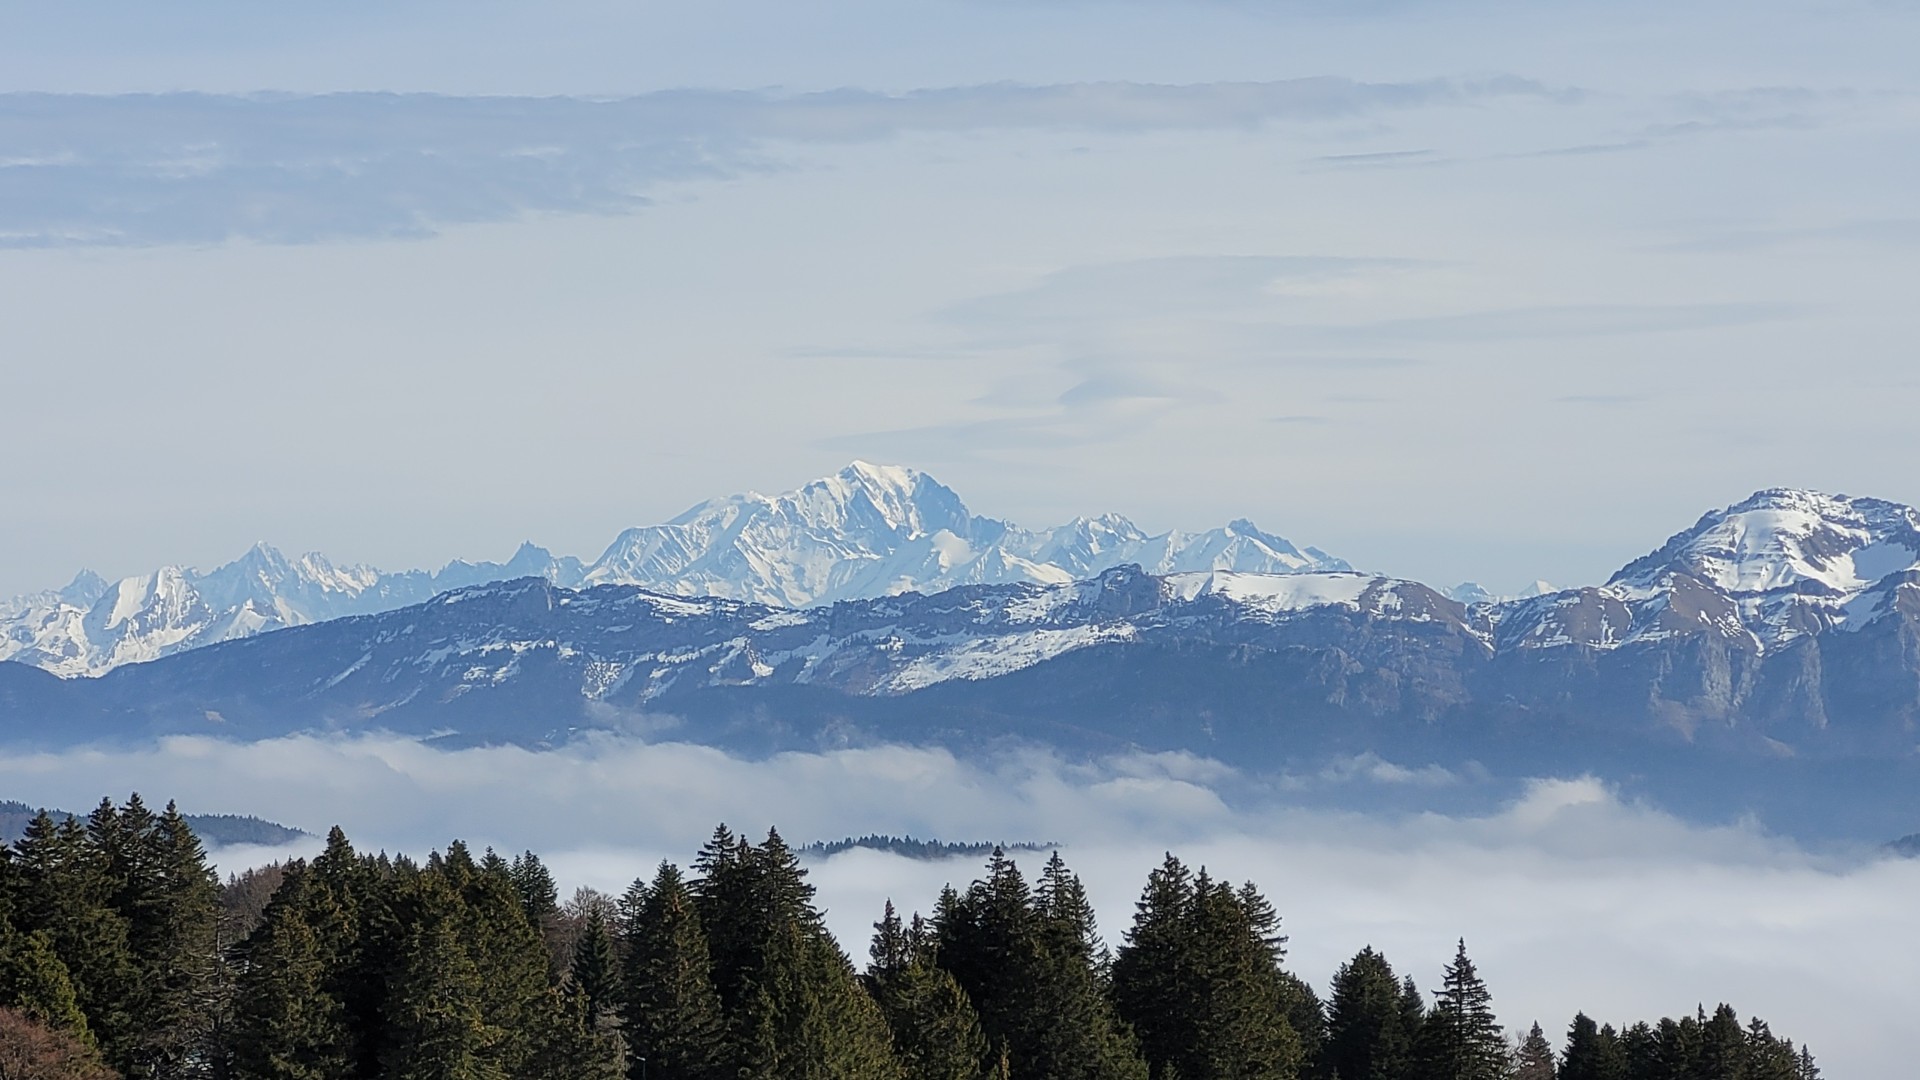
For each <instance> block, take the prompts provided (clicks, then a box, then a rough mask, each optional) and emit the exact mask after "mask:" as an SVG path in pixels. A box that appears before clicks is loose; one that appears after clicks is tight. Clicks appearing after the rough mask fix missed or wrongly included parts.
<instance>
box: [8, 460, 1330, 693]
mask: <svg viewBox="0 0 1920 1080" xmlns="http://www.w3.org/2000/svg"><path fill="white" fill-rule="evenodd" d="M1126 564H1136V565H1141V566H1144V567H1146V568H1147V569H1148V570H1149V571H1151V572H1153V573H1180V572H1187V571H1201V570H1237V571H1246V572H1257V573H1272V574H1286V573H1298V572H1306V571H1328V570H1332V571H1343V570H1349V569H1351V568H1350V567H1349V566H1348V565H1347V564H1346V563H1345V562H1343V561H1342V560H1340V559H1336V558H1334V557H1333V556H1331V555H1328V554H1327V553H1325V552H1323V551H1320V550H1318V549H1316V548H1310V547H1309V548H1299V547H1296V546H1295V545H1293V544H1292V543H1291V542H1289V541H1287V540H1285V539H1282V538H1281V537H1278V536H1274V535H1272V534H1270V533H1264V532H1261V531H1260V530H1258V529H1256V528H1255V527H1254V526H1253V525H1252V524H1251V523H1249V522H1247V521H1244V520H1238V521H1234V522H1233V523H1232V524H1229V525H1227V526H1225V527H1223V528H1217V529H1209V530H1207V531H1205V532H1198V533H1185V532H1168V533H1162V534H1160V535H1158V536H1149V535H1147V534H1146V533H1145V532H1143V531H1142V530H1140V529H1139V528H1138V527H1136V526H1135V525H1134V524H1133V523H1132V522H1130V521H1128V520H1127V519H1126V518H1123V517H1119V516H1117V515H1112V514H1109V515H1104V516H1101V517H1098V518H1093V519H1085V518H1082V519H1077V520H1074V521H1071V522H1068V523H1067V524H1065V525H1061V526H1058V527H1055V528H1052V529H1044V530H1040V531H1037V532H1033V531H1028V530H1024V529H1020V528H1017V527H1015V526H1013V525H1009V524H1008V523H1006V522H1004V521H998V520H995V519H993V518H987V517H980V516H977V515H975V514H973V513H972V512H971V511H970V510H968V509H967V507H966V504H965V503H963V502H962V501H961V500H960V497H959V496H958V495H957V494H955V493H954V492H953V490H952V489H950V488H948V487H946V486H944V485H942V484H941V483H939V482H938V481H936V480H935V479H934V478H933V477H931V476H928V475H927V474H925V473H923V472H919V471H917V470H914V469H906V468H900V467H896V466H878V465H869V464H867V463H865V462H858V461H856V462H854V463H853V464H852V465H849V466H848V467H847V468H845V469H843V470H841V471H840V472H839V473H836V474H835V475H833V476H829V477H826V478H823V479H820V480H815V481H813V482H812V483H809V484H806V485H804V486H803V487H801V488H799V489H797V490H795V491H789V492H786V493H783V494H780V495H772V496H768V495H760V494H755V493H749V494H744V495H735V496H732V497H730V498H724V499H714V500H711V501H709V502H705V503H701V504H700V505H698V506H695V507H693V508H692V509H690V510H688V511H687V512H686V513H684V514H681V515H680V516H679V517H677V518H674V519H673V520H672V521H670V522H668V523H666V524H664V525H653V526H647V527H644V528H635V529H629V530H627V531H626V532H623V533H621V534H620V536H619V537H618V538H616V539H615V540H614V542H613V543H612V545H611V546H609V547H608V548H607V550H606V552H605V553H604V554H603V555H602V556H601V557H600V558H599V559H598V560H597V561H595V562H594V563H593V564H591V565H590V566H583V565H582V564H581V563H580V562H579V560H577V559H573V558H571V557H565V558H556V557H555V556H553V555H551V554H550V553H548V552H547V551H546V550H544V549H541V548H537V547H534V546H533V545H531V544H528V545H525V546H523V547H522V548H521V549H520V551H519V552H517V553H516V554H515V555H514V556H513V558H512V559H510V560H508V561H507V562H505V563H466V562H454V563H449V564H448V565H447V566H445V567H443V568H442V569H441V570H439V571H437V572H433V573H428V572H425V571H419V570H409V571H402V572H398V573H386V572H383V571H380V570H376V569H373V568H372V567H367V566H345V567H342V566H335V565H334V564H332V563H330V562H329V561H328V560H327V559H326V558H325V557H323V556H321V555H317V554H309V555H304V556H301V557H300V558H298V559H289V558H287V557H286V556H284V555H282V554H281V553H280V552H278V551H275V550H274V549H273V548H271V547H268V546H267V545H265V544H260V545H256V546H255V547H254V548H253V549H252V550H250V551H249V552H247V554H245V555H243V556H242V557H241V558H239V559H238V560H235V561H234V562H232V563H228V564H227V565H225V566H221V567H218V568H216V569H214V570H212V571H209V572H206V573H200V572H198V571H195V570H192V569H189V568H185V567H163V568H162V569H160V570H157V571H155V572H153V573H151V574H146V575H142V576H138V577H132V578H127V579H124V580H122V581H118V582H107V581H104V580H103V579H101V578H100V577H98V576H97V575H94V574H92V573H91V572H82V574H81V575H80V576H79V577H77V578H75V579H74V581H73V582H72V583H71V584H69V585H68V586H66V587H65V588H63V589H59V590H48V591H45V592H41V593H35V594H32V595H29V596H22V597H16V598H14V599H13V600H9V601H4V602H0V660H16V661H19V662H22V663H27V664H32V665H34V666H35V667H40V668H43V669H45V670H47V671H51V672H53V673H55V674H58V675H62V676H78V675H99V674H102V673H104V672H106V671H110V670H112V669H113V668H115V667H118V666H120V665H121V664H126V663H133V662H138V661H144V660H152V659H155V658H157V657H161V656H168V655H171V654H173V653H176V652H180V651H182V650H185V649H192V648H197V647H200V646H203V645H208V644H212V643H214V642H220V641H229V640H233V639H235V638H241V637H247V636H251V635H253V634H257V633H262V632H265V631H268V630H277V629H281V628H283V627H288V626H300V625H304V624H307V623H313V622H322V621H325V620H328V619H336V618H340V617H342V616H346V615H364V614H372V613H375V612H380V611H389V610H392V609H394V608H398V607H404V606H406V605H408V604H415V603H419V602H420V601H423V600H425V599H427V598H428V597H430V596H433V595H434V594H436V593H440V592H445V591H447V590H449V589H455V588H460V587H463V586H467V585H474V584H481V583H485V582H490V581H504V580H511V579H514V578H521V577H538V578H544V579H546V580H547V581H549V582H552V583H554V584H557V585H576V584H582V583H585V584H589V585H639V586H644V587H646V588H648V589H652V590H655V591H659V592H665V593H672V594H676V595H680V596H714V597H726V598H731V599H738V600H751V601H755V602H758V603H765V604H774V605H780V606H785V607H806V606H809V605H815V604H829V603H834V602H836V601H840V600H849V599H862V598H869V597H878V596H888V595H894V594H898V593H903V592H938V591H940V590H942V589H948V588H952V587H954V586H957V585H969V584H1005V583H1012V582H1032V583H1042V584H1061V583H1065V582H1071V581H1074V580H1078V579H1082V578H1087V577H1092V576H1094V575H1096V574H1098V573H1100V572H1101V571H1104V570H1107V569H1110V568H1112V567H1115V566H1120V565H1126Z"/></svg>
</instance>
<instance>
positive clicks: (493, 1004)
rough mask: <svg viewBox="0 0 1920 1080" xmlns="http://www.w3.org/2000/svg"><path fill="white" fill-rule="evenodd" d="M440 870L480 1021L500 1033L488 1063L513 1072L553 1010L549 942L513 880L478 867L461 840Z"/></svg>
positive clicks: (522, 1066) (529, 1053)
mask: <svg viewBox="0 0 1920 1080" xmlns="http://www.w3.org/2000/svg"><path fill="white" fill-rule="evenodd" d="M441 875H442V876H443V878H445V879H446V880H447V883H448V885H449V886H450V887H452V888H454V889H455V890H456V895H457V897H458V900H459V904H458V906H457V908H456V912H457V922H456V924H455V930H454V932H455V934H456V936H457V938H458V940H459V941H460V942H461V944H462V945H463V946H464V947H465V948H466V951H467V956H468V959H469V962H470V963H471V964H472V966H473V968H474V971H475V972H476V975H477V984H478V995H477V1001H478V1004H479V1006H480V1010H481V1019H482V1022H483V1023H484V1024H485V1025H486V1026H487V1027H488V1029H490V1030H492V1031H495V1032H498V1033H499V1036H498V1038H497V1039H496V1040H495V1041H494V1042H493V1044H492V1045H491V1046H490V1048H489V1054H490V1057H489V1064H490V1066H492V1067H496V1068H498V1069H500V1070H501V1071H503V1072H505V1073H506V1074H507V1075H509V1076H518V1075H520V1074H521V1073H522V1072H524V1071H525V1066H526V1062H527V1061H528V1060H529V1059H530V1057H531V1056H532V1054H533V1052H534V1045H533V1040H534V1038H535V1035H536V1033H537V1032H539V1031H540V1030H541V1028H542V1027H543V1026H545V1025H546V1024H547V1023H548V1022H549V1020H550V1015H549V1014H550V1013H551V1012H552V1010H553V1009H554V1008H555V1007H556V1006H555V998H554V996H553V994H552V993H551V992H550V991H551V990H552V984H551V980H550V978H549V972H550V957H549V954H548V951H547V946H546V943H545V941H544V940H543V939H542V937H541V935H540V932H539V931H538V930H537V929H536V928H535V927H534V926H533V924H532V923H531V922H530V921H529V920H528V919H527V915H526V910H525V908H524V907H523V905H522V904H521V901H520V896H519V894H518V891H517V890H516V889H515V888H514V885H513V881H512V879H511V878H510V877H509V876H508V875H507V874H506V873H504V872H499V871H492V872H490V871H486V870H483V869H481V868H480V866H479V865H478V864H477V863H476V862H474V860H473V858H472V855H471V854H470V853H469V851H468V849H467V848H466V846H465V845H464V844H461V843H459V842H458V841H455V842H454V843H451V844H449V845H448V846H447V856H446V859H445V861H444V865H443V869H442V870H441Z"/></svg>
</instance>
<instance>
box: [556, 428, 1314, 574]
mask: <svg viewBox="0 0 1920 1080" xmlns="http://www.w3.org/2000/svg"><path fill="white" fill-rule="evenodd" d="M1122 565H1138V566H1141V567H1144V568H1145V569H1146V570H1147V571H1148V572H1150V573H1160V574H1167V573H1182V572H1187V571H1198V570H1238V571H1244V572H1252V573H1266V574H1290V573H1301V572H1308V571H1327V570H1336V571H1337V570H1351V569H1352V567H1350V566H1348V565H1347V563H1346V562H1344V561H1343V560H1340V559H1336V558H1334V557H1333V556H1331V555H1328V554H1327V553H1326V552H1324V551H1320V550H1318V549H1316V548H1304V549H1302V548H1299V547H1296V546H1294V544H1292V543H1291V542H1289V541H1287V540H1285V539H1282V538H1281V537H1278V536H1273V535H1271V534H1269V533H1263V532H1261V531H1260V530H1258V529H1256V528H1255V527H1254V526H1253V525H1252V523H1250V522H1247V521H1244V520H1237V521H1234V522H1233V523H1231V524H1229V525H1227V526H1225V527H1224V528H1217V529H1209V530H1207V531H1205V532H1199V533H1184V532H1169V533H1162V534H1160V535H1158V536H1149V535H1147V534H1146V533H1145V532H1143V531H1141V530H1140V529H1139V528H1138V527H1137V526H1135V525H1134V524H1133V523H1132V522H1131V521H1128V520H1127V519H1126V518H1124V517H1120V516H1118V515H1115V514H1107V515H1103V516H1101V517H1098V518H1091V519H1089V518H1078V519H1075V520H1073V521H1070V522H1068V523H1066V524H1065V525H1060V526H1056V527H1054V528H1051V529H1043V530H1040V531H1037V532H1036V531H1029V530H1026V529H1021V528H1019V527H1017V526H1014V525H1010V524H1008V523H1007V522H1004V521H998V520H995V519H993V518H987V517H979V516H976V515H975V514H973V513H972V512H971V511H969V510H968V509H967V507H966V504H965V503H963V502H961V500H960V497H959V496H958V495H956V494H955V493H954V492H953V490H952V489H951V488H948V487H946V486H944V485H942V484H941V483H940V482H939V481H937V480H935V479H934V478H933V477H931V476H928V475H927V474H926V473H923V472H920V471H918V470H916V469H906V468H900V467H897V466H880V465H869V464H867V463H866V462H862V461H856V462H854V463H853V464H852V465H849V466H848V467H847V468H845V469H843V470H841V471H840V472H839V473H837V474H835V475H833V476H830V477H826V478H824V479H821V480H815V481H814V482H812V483H810V484H807V485H806V486H804V487H802V488H800V489H799V490H797V491H789V492H786V493H784V494H781V495H771V496H769V495H760V494H755V493H749V494H745V495H735V496H733V497H731V498H726V499H715V500H713V501H711V502H706V503H702V504H700V505H699V506H696V507H694V508H692V509H691V510H688V511H687V512H686V513H684V514H682V515H680V516H679V517H677V518H675V519H673V520H672V521H670V522H668V523H666V524H665V525H653V526H648V527H646V528H638V529H629V530H627V531H626V532H624V533H622V534H620V536H619V537H618V538H617V539H615V540H614V542H613V544H612V546H610V547H609V548H608V549H607V551H606V553H605V554H603V555H602V556H601V557H600V559H599V561H597V562H595V563H594V564H593V565H592V566H591V567H589V568H588V570H587V575H586V581H587V583H588V584H591V585H640V586H644V587H646V588H649V589H654V590H658V591H661V592H670V593H674V594H677V595H680V596H723V597H729V598H732V599H736V600H752V601H755V602H758V603H765V604H777V605H780V606H783V607H796V608H798V607H809V606H813V605H817V604H831V603H834V602H836V601H840V600H852V599H862V598H867V597H875V596H890V595H893V594H896V593H903V592H939V591H941V590H943V589H949V588H953V587H955V586H959V585H996V584H1007V583H1012V582H1032V583H1036V584H1060V583H1064V582H1069V581H1075V580H1079V579H1083V578H1088V577H1092V576H1094V575H1096V574H1099V573H1100V572H1101V571H1103V570H1108V569H1111V568H1113V567H1115V566H1122Z"/></svg>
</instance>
